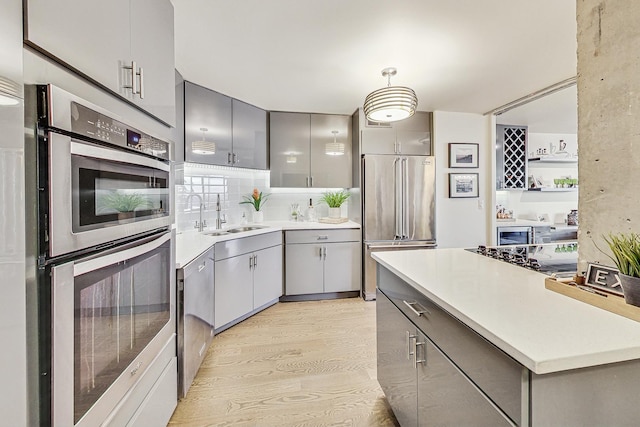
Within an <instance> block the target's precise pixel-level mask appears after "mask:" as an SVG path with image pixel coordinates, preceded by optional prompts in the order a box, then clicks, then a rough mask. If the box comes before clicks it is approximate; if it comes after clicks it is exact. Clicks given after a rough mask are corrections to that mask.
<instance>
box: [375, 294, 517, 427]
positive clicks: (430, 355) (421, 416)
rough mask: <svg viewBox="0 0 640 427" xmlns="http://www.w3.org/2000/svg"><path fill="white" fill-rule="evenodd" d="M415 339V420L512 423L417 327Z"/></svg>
mask: <svg viewBox="0 0 640 427" xmlns="http://www.w3.org/2000/svg"><path fill="white" fill-rule="evenodd" d="M378 301H379V300H378ZM417 339H418V341H417V345H416V350H415V351H416V357H417V365H418V421H419V422H420V425H421V426H422V425H424V426H429V425H452V426H487V427H494V426H495V427H497V426H510V425H512V424H511V423H510V422H509V421H507V418H506V417H505V416H504V415H502V413H501V412H499V411H498V410H497V409H495V408H494V406H493V405H492V404H491V403H490V401H489V399H488V398H487V397H485V396H484V394H482V393H481V392H480V391H478V389H477V388H476V387H475V386H474V385H473V384H472V383H471V381H470V380H469V379H467V377H466V376H465V375H464V374H462V373H461V372H460V371H459V370H458V368H457V367H456V366H455V365H454V364H453V363H452V362H451V361H449V358H447V357H446V356H445V355H444V354H443V353H442V352H441V351H440V350H439V349H438V348H437V347H436V346H435V345H434V344H433V343H432V342H431V341H430V340H429V339H428V338H427V337H426V336H425V335H424V334H422V333H421V332H419V331H418V338H417ZM378 376H379V374H378Z"/></svg>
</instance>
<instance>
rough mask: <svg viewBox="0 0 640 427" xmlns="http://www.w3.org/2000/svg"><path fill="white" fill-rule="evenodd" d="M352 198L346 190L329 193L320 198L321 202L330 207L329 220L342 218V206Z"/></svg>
mask: <svg viewBox="0 0 640 427" xmlns="http://www.w3.org/2000/svg"><path fill="white" fill-rule="evenodd" d="M349 196H351V194H350V193H349V192H348V191H346V190H338V191H327V192H326V193H323V194H322V197H320V202H322V203H326V204H327V206H329V218H340V206H342V204H343V203H344V202H346V201H347V199H348V198H349Z"/></svg>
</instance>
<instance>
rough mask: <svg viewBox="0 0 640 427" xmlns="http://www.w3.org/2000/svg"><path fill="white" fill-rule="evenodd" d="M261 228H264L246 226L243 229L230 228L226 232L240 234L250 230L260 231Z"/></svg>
mask: <svg viewBox="0 0 640 427" xmlns="http://www.w3.org/2000/svg"><path fill="white" fill-rule="evenodd" d="M261 228H265V227H264V226H256V225H247V226H244V227H235V228H230V229H228V230H227V232H229V233H242V232H245V231H251V230H260V229H261Z"/></svg>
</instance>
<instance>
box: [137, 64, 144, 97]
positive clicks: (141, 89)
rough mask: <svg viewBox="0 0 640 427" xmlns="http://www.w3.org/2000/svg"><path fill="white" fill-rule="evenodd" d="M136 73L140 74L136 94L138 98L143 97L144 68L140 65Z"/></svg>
mask: <svg viewBox="0 0 640 427" xmlns="http://www.w3.org/2000/svg"><path fill="white" fill-rule="evenodd" d="M137 74H138V75H139V76H140V91H139V92H138V94H139V95H140V99H144V68H142V67H140V70H139V71H138V73H137Z"/></svg>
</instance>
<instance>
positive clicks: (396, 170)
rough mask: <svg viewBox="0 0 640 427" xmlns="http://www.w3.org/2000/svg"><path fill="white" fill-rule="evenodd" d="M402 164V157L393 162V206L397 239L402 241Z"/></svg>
mask: <svg viewBox="0 0 640 427" xmlns="http://www.w3.org/2000/svg"><path fill="white" fill-rule="evenodd" d="M401 169H402V164H400V157H396V158H395V159H394V160H393V184H394V185H393V204H394V212H393V213H394V220H395V232H394V234H395V237H394V238H395V239H402V181H401V179H400V176H401Z"/></svg>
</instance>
